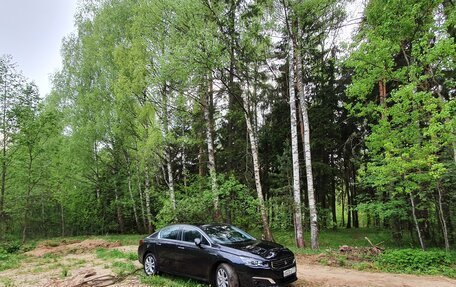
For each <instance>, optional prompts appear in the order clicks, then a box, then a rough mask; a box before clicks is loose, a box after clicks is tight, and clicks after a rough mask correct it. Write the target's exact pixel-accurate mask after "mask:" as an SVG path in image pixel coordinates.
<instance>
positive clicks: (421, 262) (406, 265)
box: [376, 249, 456, 277]
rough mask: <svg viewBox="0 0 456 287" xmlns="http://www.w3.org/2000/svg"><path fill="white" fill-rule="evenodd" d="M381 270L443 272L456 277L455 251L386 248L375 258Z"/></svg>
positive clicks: (415, 272) (435, 273) (416, 272)
mask: <svg viewBox="0 0 456 287" xmlns="http://www.w3.org/2000/svg"><path fill="white" fill-rule="evenodd" d="M376 264H377V265H378V267H379V268H380V269H382V270H385V271H388V272H401V273H413V274H429V275H437V274H443V275H445V276H449V277H456V268H455V267H456V253H454V252H451V253H448V252H445V251H441V250H430V251H423V250H418V249H399V250H394V249H393V250H387V251H386V252H384V253H382V254H381V255H380V256H379V257H378V259H377V260H376Z"/></svg>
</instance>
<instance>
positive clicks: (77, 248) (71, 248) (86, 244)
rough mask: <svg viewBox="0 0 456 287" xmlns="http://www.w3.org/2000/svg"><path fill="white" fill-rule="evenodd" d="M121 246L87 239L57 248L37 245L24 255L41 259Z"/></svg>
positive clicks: (115, 243) (63, 244)
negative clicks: (48, 256)
mask: <svg viewBox="0 0 456 287" xmlns="http://www.w3.org/2000/svg"><path fill="white" fill-rule="evenodd" d="M118 246H121V244H120V242H108V241H104V240H100V239H87V240H84V241H81V242H75V243H69V244H66V242H63V243H62V244H60V245H58V246H47V245H45V244H41V245H39V246H38V247H37V248H35V249H33V250H31V251H29V252H26V253H25V254H26V255H31V256H35V257H42V256H44V255H46V254H50V253H52V254H68V253H84V252H88V251H90V250H93V249H96V248H112V247H118Z"/></svg>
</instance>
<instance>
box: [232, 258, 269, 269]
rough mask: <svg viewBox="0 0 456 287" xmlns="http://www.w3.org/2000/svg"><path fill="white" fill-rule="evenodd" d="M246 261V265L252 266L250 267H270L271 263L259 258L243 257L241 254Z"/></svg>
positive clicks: (243, 260)
mask: <svg viewBox="0 0 456 287" xmlns="http://www.w3.org/2000/svg"><path fill="white" fill-rule="evenodd" d="M239 257H240V258H241V260H242V262H244V264H245V265H247V266H250V267H268V266H269V264H268V262H266V261H262V260H258V259H255V258H249V257H242V256H239Z"/></svg>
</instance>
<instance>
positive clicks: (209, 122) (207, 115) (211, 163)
mask: <svg viewBox="0 0 456 287" xmlns="http://www.w3.org/2000/svg"><path fill="white" fill-rule="evenodd" d="M212 93H213V88H212V79H211V78H209V80H208V89H207V93H206V97H205V103H204V119H205V121H206V142H207V154H208V162H207V168H208V169H209V175H210V178H211V190H212V197H213V203H214V211H215V221H219V220H220V217H221V212H220V205H219V196H218V184H217V170H216V166H215V151H214V139H213V137H212V135H213V130H214V122H213V121H214V119H213V116H212V115H211V109H212V107H213V96H212Z"/></svg>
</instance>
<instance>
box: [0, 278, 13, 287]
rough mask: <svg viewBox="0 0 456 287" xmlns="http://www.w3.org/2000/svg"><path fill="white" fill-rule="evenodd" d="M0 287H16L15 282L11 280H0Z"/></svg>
mask: <svg viewBox="0 0 456 287" xmlns="http://www.w3.org/2000/svg"><path fill="white" fill-rule="evenodd" d="M0 286H4V287H15V286H16V285H15V284H14V282H13V280H11V279H9V278H0Z"/></svg>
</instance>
